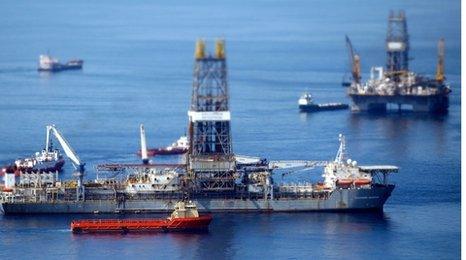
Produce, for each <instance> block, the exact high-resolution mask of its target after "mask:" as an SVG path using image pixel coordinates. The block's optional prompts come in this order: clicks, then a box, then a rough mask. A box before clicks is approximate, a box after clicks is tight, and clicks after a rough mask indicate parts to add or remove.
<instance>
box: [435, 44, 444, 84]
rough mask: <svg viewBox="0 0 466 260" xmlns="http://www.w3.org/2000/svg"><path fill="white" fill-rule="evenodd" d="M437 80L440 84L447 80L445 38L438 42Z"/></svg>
mask: <svg viewBox="0 0 466 260" xmlns="http://www.w3.org/2000/svg"><path fill="white" fill-rule="evenodd" d="M435 79H436V80H437V81H438V82H443V81H444V80H445V40H444V39H443V38H441V39H440V40H439V41H438V62H437V74H436V76H435Z"/></svg>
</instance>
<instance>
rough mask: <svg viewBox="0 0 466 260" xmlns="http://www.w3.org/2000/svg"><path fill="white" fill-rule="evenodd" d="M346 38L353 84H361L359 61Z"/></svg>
mask: <svg viewBox="0 0 466 260" xmlns="http://www.w3.org/2000/svg"><path fill="white" fill-rule="evenodd" d="M345 37H346V47H347V48H348V52H349V61H350V67H351V76H352V77H353V81H354V83H360V82H361V61H360V57H359V55H358V54H357V53H356V52H355V51H354V49H353V45H352V44H351V41H350V39H349V37H348V36H345Z"/></svg>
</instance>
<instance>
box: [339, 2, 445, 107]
mask: <svg viewBox="0 0 466 260" xmlns="http://www.w3.org/2000/svg"><path fill="white" fill-rule="evenodd" d="M346 45H347V47H348V50H349V56H350V63H351V75H352V82H351V83H350V84H349V88H348V95H349V97H350V98H351V100H352V105H351V110H352V111H353V112H386V111H387V110H390V109H395V110H398V111H402V110H410V111H413V112H427V113H437V114H443V113H446V112H448V106H449V94H450V92H451V89H450V86H449V85H448V84H447V83H446V82H445V73H444V67H445V61H444V60H445V42H444V39H440V41H439V43H438V63H437V72H436V75H435V79H431V78H427V77H424V76H421V75H418V74H416V73H414V72H412V71H410V70H409V67H408V65H409V59H410V57H409V48H410V44H409V35H408V29H407V22H406V16H405V13H404V12H403V11H400V12H399V13H398V14H395V13H394V12H391V13H390V15H389V18H388V32H387V39H386V51H387V64H386V68H385V69H384V68H383V67H373V68H372V69H371V74H370V75H371V76H370V79H369V80H367V81H366V82H362V81H361V67H360V57H359V55H358V54H357V53H356V52H355V50H354V49H353V46H352V44H351V41H350V40H349V38H348V37H346Z"/></svg>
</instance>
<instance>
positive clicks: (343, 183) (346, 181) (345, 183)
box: [337, 179, 353, 188]
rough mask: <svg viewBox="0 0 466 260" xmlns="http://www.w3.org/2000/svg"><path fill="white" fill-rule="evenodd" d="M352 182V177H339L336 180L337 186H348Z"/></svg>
mask: <svg viewBox="0 0 466 260" xmlns="http://www.w3.org/2000/svg"><path fill="white" fill-rule="evenodd" d="M351 184H353V179H339V180H337V186H338V187H340V188H349V187H350V186H351Z"/></svg>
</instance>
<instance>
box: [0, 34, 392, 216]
mask: <svg viewBox="0 0 466 260" xmlns="http://www.w3.org/2000/svg"><path fill="white" fill-rule="evenodd" d="M229 102H230V99H229V87H228V80H227V63H226V53H225V43H224V41H223V40H218V41H216V44H215V51H214V53H213V54H211V53H208V52H207V51H206V47H205V42H204V41H203V40H199V41H198V42H197V43H196V50H195V61H194V79H193V89H192V98H191V106H190V108H189V112H188V118H189V122H188V124H189V131H188V132H189V134H188V140H189V150H188V152H187V153H186V155H185V163H181V164H154V163H150V162H149V160H148V154H147V145H146V137H145V129H144V126H143V125H141V126H140V139H141V157H142V163H137V164H123V163H107V164H100V165H97V166H96V170H97V178H96V179H94V180H88V181H85V180H84V165H85V164H84V163H83V162H82V161H81V159H80V158H79V157H78V156H77V154H76V152H75V151H74V150H73V149H72V148H71V146H70V144H69V143H68V142H67V141H66V139H65V138H64V137H63V135H62V134H61V133H60V132H59V131H58V130H57V128H56V127H55V126H53V125H52V126H48V127H47V129H48V131H49V132H52V133H53V134H54V136H55V137H56V139H58V141H59V143H60V145H61V146H62V148H63V150H64V152H65V154H66V156H67V157H68V158H69V159H70V160H71V161H72V163H73V165H74V166H75V168H76V172H75V174H74V176H75V177H76V179H75V180H68V181H62V180H59V179H58V175H56V174H53V173H50V174H49V173H39V172H20V174H19V176H15V175H11V174H8V173H7V174H6V175H5V177H4V178H5V183H4V186H3V189H2V192H1V193H0V203H1V204H0V205H1V208H0V210H1V211H2V213H3V214H39V213H140V212H150V213H152V212H154V213H159V212H170V211H172V210H173V208H174V207H175V204H176V203H177V202H178V201H179V200H182V199H189V200H191V201H192V202H193V203H195V205H197V208H198V210H199V211H200V212H217V211H226V212H244V211H253V212H273V211H291V212H294V211H358V210H375V211H380V210H382V209H383V205H384V204H385V202H386V200H387V199H388V198H389V197H390V195H391V193H392V191H393V189H394V187H395V185H394V184H391V183H390V182H389V180H388V177H389V175H390V174H391V173H393V172H397V171H398V168H397V167H396V166H384V165H381V166H360V165H358V163H357V162H356V161H353V160H351V159H349V158H348V155H347V153H346V142H345V137H344V136H343V135H340V147H339V149H338V152H337V155H336V157H335V159H334V160H329V161H307V160H289V161H269V160H267V159H264V158H259V157H250V156H240V155H236V154H234V152H233V147H232V135H231V127H230V122H231V114H230V110H229ZM314 167H323V169H324V170H323V173H322V180H321V181H319V182H317V183H309V182H304V181H303V182H300V183H277V182H276V179H277V178H276V175H279V174H280V170H281V169H282V170H283V169H285V170H286V172H287V173H290V172H291V173H292V172H293V171H297V170H303V169H311V168H314ZM282 174H283V173H282Z"/></svg>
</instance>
